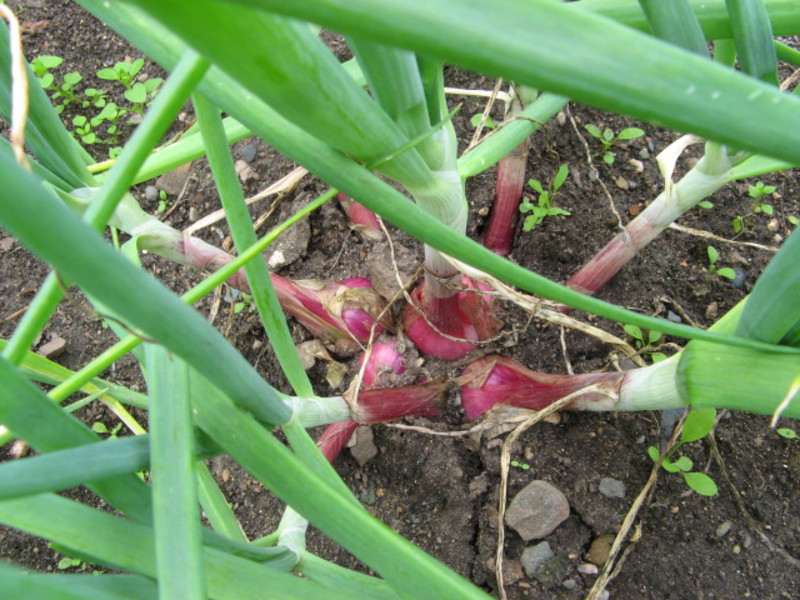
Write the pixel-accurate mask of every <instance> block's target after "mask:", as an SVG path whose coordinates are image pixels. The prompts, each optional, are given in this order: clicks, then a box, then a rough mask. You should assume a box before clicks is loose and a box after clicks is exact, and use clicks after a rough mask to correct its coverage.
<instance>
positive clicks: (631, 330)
mask: <svg viewBox="0 0 800 600" xmlns="http://www.w3.org/2000/svg"><path fill="white" fill-rule="evenodd" d="M622 328H623V329H624V330H625V333H627V334H628V335H629V336H631V337H632V338H633V341H634V346H636V349H637V350H639V351H640V352H641V353H642V354H643V355H644V356H646V357H648V358H649V359H650V360H651V361H652V362H653V363H657V362H661V361H662V360H664V359H665V358H667V355H666V354H664V353H663V352H650V351H648V348H652V347H653V346H654V345H655V344H657V343H658V341H659V340H660V339H661V332H659V331H654V330H652V329H651V330H649V331H648V330H642V329H641V328H640V327H637V326H636V325H624V326H623V327H622Z"/></svg>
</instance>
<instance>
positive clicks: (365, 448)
mask: <svg viewBox="0 0 800 600" xmlns="http://www.w3.org/2000/svg"><path fill="white" fill-rule="evenodd" d="M355 438H356V443H355V445H353V446H352V447H351V448H350V454H352V455H353V458H355V459H356V462H357V463H358V465H359V466H360V467H363V466H364V465H365V464H367V463H368V462H369V461H370V460H372V459H373V458H375V457H376V456H378V447H377V446H376V445H375V441H374V438H373V436H372V428H371V427H370V426H368V425H360V426H359V428H358V429H356V434H355Z"/></svg>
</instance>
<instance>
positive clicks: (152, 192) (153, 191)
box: [144, 185, 158, 202]
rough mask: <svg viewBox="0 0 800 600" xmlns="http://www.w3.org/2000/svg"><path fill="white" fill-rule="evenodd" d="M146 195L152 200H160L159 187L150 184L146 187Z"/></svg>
mask: <svg viewBox="0 0 800 600" xmlns="http://www.w3.org/2000/svg"><path fill="white" fill-rule="evenodd" d="M144 197H145V198H146V199H147V200H149V201H150V202H155V201H156V200H158V188H157V187H156V186H154V185H148V186H147V187H146V188H144Z"/></svg>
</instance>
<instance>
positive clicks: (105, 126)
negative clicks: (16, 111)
mask: <svg viewBox="0 0 800 600" xmlns="http://www.w3.org/2000/svg"><path fill="white" fill-rule="evenodd" d="M63 62H64V59H63V58H61V57H60V56H53V55H47V54H46V55H42V56H38V57H36V58H35V59H34V60H33V62H32V63H31V69H32V70H33V72H34V74H35V75H36V79H37V81H38V82H39V84H40V85H41V86H42V88H43V89H44V90H46V91H47V92H48V93H49V95H50V99H51V100H52V101H53V103H54V107H55V110H56V112H57V113H59V114H61V113H63V112H64V110H65V109H66V108H67V107H70V106H73V105H74V110H75V111H77V112H78V113H79V114H77V115H75V116H74V117H73V118H72V121H71V123H72V130H73V131H74V132H75V136H76V137H77V138H78V139H79V140H80V141H81V142H83V143H84V144H87V145H93V144H103V145H107V146H110V148H109V154H110V156H111V158H114V157H115V156H116V155H117V154H119V151H120V149H121V148H120V147H119V146H118V144H119V142H120V139H121V135H122V134H123V131H122V124H123V123H124V122H125V121H123V119H124V118H125V117H126V116H127V117H128V120H127V122H128V123H134V122H136V121H137V120H138V119H139V118H141V115H143V114H144V111H145V108H146V107H147V106H148V105H149V104H150V102H152V100H153V98H154V97H155V94H156V93H157V92H158V88H159V87H160V85H161V83H162V82H163V80H162V79H161V78H159V77H149V78H146V79H143V80H141V78H139V73H140V72H141V70H142V67H143V66H144V59H143V58H137V59H136V60H134V61H121V62H117V63H115V64H114V66H113V67H108V68H104V69H100V70H99V71H97V73H96V76H97V77H98V78H99V79H102V80H104V81H111V82H117V83H118V84H120V85H121V86H122V87H123V88H124V90H123V92H122V95H123V97H124V98H125V100H127V101H128V102H129V104H128V105H127V106H120V105H118V104H116V103H115V102H111V101H110V100H109V94H111V93H112V91H113V90H103V89H98V88H94V87H86V88H83V89H80V87H79V85H78V84H80V83H81V82H82V81H84V76H83V75H81V73H79V72H77V71H71V72H69V73H65V74H64V75H62V76H61V77H60V79H59V78H57V76H58V74H57V73H56V72H55V70H56V69H58V67H60V66H61V64H62V63H63ZM137 78H139V79H140V80H137ZM86 111H89V112H86ZM92 113H93V114H92ZM134 115H138V117H136V118H132V117H133V116H134Z"/></svg>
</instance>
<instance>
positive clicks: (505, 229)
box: [483, 140, 529, 256]
mask: <svg viewBox="0 0 800 600" xmlns="http://www.w3.org/2000/svg"><path fill="white" fill-rule="evenodd" d="M528 148H529V141H528V140H525V141H524V142H522V143H521V144H520V145H519V146H517V147H516V148H514V150H512V151H511V153H510V154H509V155H508V156H506V157H505V158H503V159H502V160H501V161H500V162H499V163H498V165H497V183H496V185H495V192H494V204H493V205H492V214H491V216H490V217H489V225H488V226H487V228H486V233H485V234H484V239H483V245H484V246H486V247H487V248H488V249H489V250H491V251H492V252H494V253H495V254H499V255H500V256H506V255H508V254H509V253H510V252H511V246H512V243H513V240H514V227H515V225H516V223H517V215H518V214H519V205H520V202H521V201H522V188H523V186H524V185H525V166H526V164H527V162H528Z"/></svg>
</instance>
